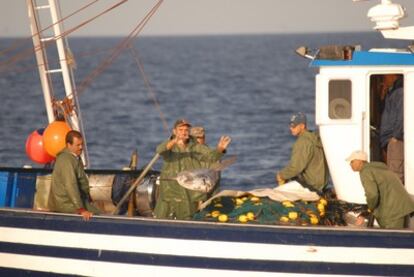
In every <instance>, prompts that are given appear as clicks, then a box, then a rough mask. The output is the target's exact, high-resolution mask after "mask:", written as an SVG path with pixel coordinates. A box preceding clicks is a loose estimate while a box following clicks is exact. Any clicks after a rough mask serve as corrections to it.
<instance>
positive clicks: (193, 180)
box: [170, 156, 237, 193]
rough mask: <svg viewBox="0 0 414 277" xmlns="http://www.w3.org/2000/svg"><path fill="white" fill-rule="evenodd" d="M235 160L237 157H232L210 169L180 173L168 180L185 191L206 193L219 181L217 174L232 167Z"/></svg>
mask: <svg viewBox="0 0 414 277" xmlns="http://www.w3.org/2000/svg"><path fill="white" fill-rule="evenodd" d="M236 158H237V156H232V157H230V158H228V159H225V160H223V161H220V162H217V163H214V164H213V165H211V167H210V168H200V169H196V170H185V171H181V172H180V173H178V174H177V176H176V177H173V178H171V179H170V180H175V181H177V182H178V184H180V186H182V187H184V188H186V189H189V190H194V191H200V192H205V193H208V192H210V191H211V190H212V189H213V188H214V187H215V185H216V183H217V181H218V179H219V172H220V171H221V170H223V169H225V168H226V167H229V166H230V165H232V164H233V163H234V162H235V161H236Z"/></svg>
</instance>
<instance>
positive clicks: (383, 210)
mask: <svg viewBox="0 0 414 277" xmlns="http://www.w3.org/2000/svg"><path fill="white" fill-rule="evenodd" d="M359 174H360V178H361V182H362V185H363V186H364V189H365V197H366V199H367V204H368V208H369V209H370V210H371V211H373V214H374V216H375V218H376V219H377V220H378V223H379V224H380V226H381V227H384V228H388V227H389V226H390V224H391V223H392V222H394V221H395V220H397V219H399V218H402V217H404V216H406V215H408V214H410V213H412V212H414V201H413V200H411V198H410V196H409V194H408V193H407V191H406V190H405V188H404V187H403V185H402V184H401V181H400V180H399V178H398V177H397V175H395V173H393V172H392V171H391V170H389V169H388V167H387V166H386V165H385V164H384V163H381V162H371V163H366V164H365V165H364V166H363V168H362V169H361V171H360V173H359ZM389 228H392V226H391V227H389Z"/></svg>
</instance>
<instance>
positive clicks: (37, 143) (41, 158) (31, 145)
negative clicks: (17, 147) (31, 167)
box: [26, 128, 55, 164]
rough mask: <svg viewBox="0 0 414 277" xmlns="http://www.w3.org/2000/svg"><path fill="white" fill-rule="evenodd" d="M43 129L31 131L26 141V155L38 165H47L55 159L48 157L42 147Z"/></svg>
mask: <svg viewBox="0 0 414 277" xmlns="http://www.w3.org/2000/svg"><path fill="white" fill-rule="evenodd" d="M44 130H45V129H44V128H42V129H37V130H35V131H33V132H32V133H31V134H30V135H29V136H28V137H27V139H26V154H27V156H28V157H29V158H30V159H31V160H32V161H34V162H35V163H39V164H47V163H50V162H51V161H53V160H54V159H55V158H54V157H52V156H51V155H49V154H48V153H47V152H46V150H45V148H44V147H43V132H44Z"/></svg>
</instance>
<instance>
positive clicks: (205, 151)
mask: <svg viewBox="0 0 414 277" xmlns="http://www.w3.org/2000/svg"><path fill="white" fill-rule="evenodd" d="M167 143H168V141H164V142H163V143H161V144H160V145H158V147H157V150H156V151H157V153H158V154H160V155H161V156H162V157H163V159H164V164H163V167H162V169H161V182H160V191H159V196H158V199H157V203H156V206H155V209H154V214H155V216H156V217H158V218H167V217H171V215H172V214H174V215H175V217H176V218H177V219H189V218H191V217H192V215H193V213H194V212H195V209H196V203H195V202H197V200H198V199H196V198H198V197H199V195H200V194H199V193H197V192H195V191H190V190H187V189H185V188H184V187H182V186H180V185H179V184H178V183H177V181H175V180H166V179H171V178H174V177H176V176H177V174H178V173H179V172H181V171H184V170H194V169H199V168H203V167H205V165H206V164H208V163H214V162H216V161H218V160H219V159H220V158H221V157H222V156H223V154H222V153H220V152H218V151H217V150H216V149H210V148H209V147H208V146H206V145H201V144H198V143H196V142H195V141H194V140H193V139H190V142H189V144H188V145H187V147H186V148H185V149H181V148H180V147H178V146H177V145H174V146H173V148H172V149H171V150H167Z"/></svg>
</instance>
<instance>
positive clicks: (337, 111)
mask: <svg viewBox="0 0 414 277" xmlns="http://www.w3.org/2000/svg"><path fill="white" fill-rule="evenodd" d="M351 100H352V83H351V81H350V80H331V81H329V109H328V113H329V118H330V119H350V118H351V116H352V105H351V103H352V101H351Z"/></svg>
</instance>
